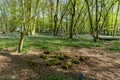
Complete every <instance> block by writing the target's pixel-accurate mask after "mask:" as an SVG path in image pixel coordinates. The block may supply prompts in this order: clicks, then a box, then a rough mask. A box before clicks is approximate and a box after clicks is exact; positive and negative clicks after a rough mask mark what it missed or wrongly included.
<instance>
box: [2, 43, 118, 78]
mask: <svg viewBox="0 0 120 80" xmlns="http://www.w3.org/2000/svg"><path fill="white" fill-rule="evenodd" d="M108 45H109V46H111V44H110V43H107V44H105V46H104V47H94V48H65V49H64V50H61V51H57V52H54V53H52V54H50V55H51V56H52V55H54V54H59V53H62V54H66V55H68V56H74V55H76V56H78V57H79V56H85V57H87V58H88V59H87V60H85V61H83V62H82V61H81V62H80V63H79V64H74V65H73V66H72V68H70V69H69V70H65V69H62V67H61V66H60V65H58V66H46V62H47V60H44V59H41V58H40V54H43V51H31V52H30V53H29V54H19V53H13V52H12V51H11V50H10V49H5V50H1V51H0V80H45V79H46V78H47V77H49V76H52V75H65V76H68V77H71V78H72V79H73V80H74V78H76V77H78V75H79V73H82V74H84V75H85V76H86V79H87V80H120V53H118V52H115V51H111V50H108ZM48 55H49V54H48ZM27 61H35V62H37V63H38V65H37V67H34V68H31V67H30V66H29V65H28V63H27Z"/></svg>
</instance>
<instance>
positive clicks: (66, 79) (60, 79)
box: [46, 75, 85, 80]
mask: <svg viewBox="0 0 120 80" xmlns="http://www.w3.org/2000/svg"><path fill="white" fill-rule="evenodd" d="M46 80H85V79H84V78H79V77H78V78H75V79H72V78H71V77H65V76H60V75H58V76H56V75H54V76H50V77H48V78H47V79H46Z"/></svg>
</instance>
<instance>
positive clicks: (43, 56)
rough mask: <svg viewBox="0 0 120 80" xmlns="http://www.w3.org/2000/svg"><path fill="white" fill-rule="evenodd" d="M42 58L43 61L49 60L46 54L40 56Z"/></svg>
mask: <svg viewBox="0 0 120 80" xmlns="http://www.w3.org/2000/svg"><path fill="white" fill-rule="evenodd" d="M40 58H42V59H48V56H46V55H44V54H41V55H40Z"/></svg>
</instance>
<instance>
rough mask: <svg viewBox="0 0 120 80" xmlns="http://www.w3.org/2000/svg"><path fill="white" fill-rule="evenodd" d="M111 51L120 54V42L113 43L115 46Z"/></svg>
mask: <svg viewBox="0 0 120 80" xmlns="http://www.w3.org/2000/svg"><path fill="white" fill-rule="evenodd" d="M110 50H114V51H118V52H120V41H116V42H113V45H112V46H111V47H110Z"/></svg>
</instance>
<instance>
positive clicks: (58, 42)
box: [0, 34, 103, 53]
mask: <svg viewBox="0 0 120 80" xmlns="http://www.w3.org/2000/svg"><path fill="white" fill-rule="evenodd" d="M18 41H19V35H18V34H14V35H13V34H6V35H0V49H4V48H9V47H14V48H17V47H18ZM98 46H99V47H100V46H103V42H96V43H94V42H93V41H92V40H91V39H87V37H86V39H84V38H76V39H69V38H61V37H55V36H52V35H44V34H40V35H35V36H26V37H25V41H24V46H23V52H24V53H28V52H29V51H30V49H31V47H34V48H36V49H40V50H47V51H50V52H54V51H58V50H61V49H63V48H64V47H87V48H91V47H98Z"/></svg>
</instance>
